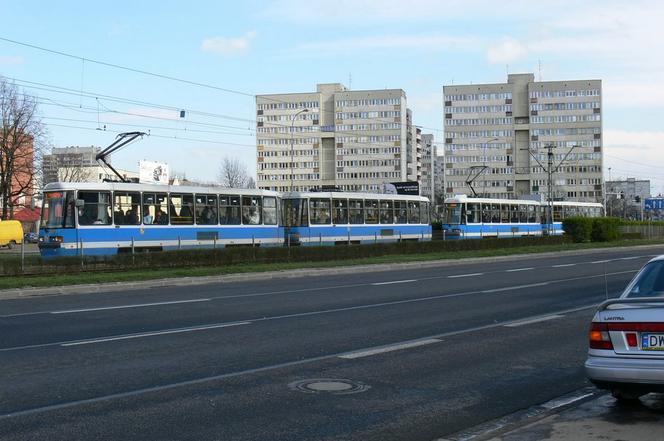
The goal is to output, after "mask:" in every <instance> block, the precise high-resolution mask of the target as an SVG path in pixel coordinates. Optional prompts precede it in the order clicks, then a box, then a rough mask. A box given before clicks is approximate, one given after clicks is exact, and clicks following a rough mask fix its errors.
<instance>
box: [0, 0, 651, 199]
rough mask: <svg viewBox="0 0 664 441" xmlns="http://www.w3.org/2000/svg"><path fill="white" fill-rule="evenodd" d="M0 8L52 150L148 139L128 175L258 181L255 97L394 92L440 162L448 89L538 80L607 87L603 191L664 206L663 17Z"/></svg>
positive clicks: (415, 1) (0, 32)
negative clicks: (633, 194) (608, 182)
mask: <svg viewBox="0 0 664 441" xmlns="http://www.w3.org/2000/svg"><path fill="white" fill-rule="evenodd" d="M0 8H1V10H2V11H3V21H2V22H3V26H2V28H0V75H2V76H4V77H5V78H7V79H9V80H11V81H14V82H15V84H16V85H17V86H18V87H19V88H20V89H21V91H22V92H24V93H26V94H30V95H33V96H36V97H37V99H38V102H39V115H40V117H41V118H42V120H43V122H44V123H45V124H46V126H47V128H48V133H49V138H48V141H49V144H50V145H52V146H55V147H63V146H69V145H79V146H87V145H98V146H107V145H109V144H110V143H112V142H113V139H114V137H115V136H116V134H117V133H119V132H126V131H144V132H149V133H150V136H148V137H145V138H143V139H142V140H140V141H137V142H136V143H134V144H132V145H130V146H128V147H126V148H125V149H123V150H121V151H120V152H118V153H116V154H115V155H114V156H113V158H112V161H113V164H114V165H116V166H118V167H120V168H123V169H128V170H135V171H137V170H138V161H139V160H142V159H147V160H156V161H163V162H167V163H168V164H169V165H170V168H171V170H175V171H177V172H178V173H179V174H184V175H186V177H187V178H190V179H195V180H200V181H206V182H210V181H215V180H217V175H218V171H219V165H220V163H221V161H222V159H223V158H224V157H230V158H239V159H240V160H241V161H242V162H244V163H245V164H246V165H247V169H248V170H249V171H250V173H251V174H252V175H255V166H256V149H255V99H254V96H255V95H256V94H265V93H289V92H310V91H315V89H316V84H318V83H332V82H338V83H342V84H344V85H346V86H350V88H352V89H355V90H359V89H382V88H400V89H403V90H404V91H405V92H406V95H407V102H408V107H409V108H411V109H412V111H413V120H414V123H415V124H417V125H420V126H422V127H423V132H424V133H433V134H434V137H435V140H436V142H437V143H440V145H441V146H442V141H443V140H444V139H443V132H442V130H443V120H442V117H443V112H442V110H443V99H442V87H443V85H450V84H471V83H500V82H505V81H506V76H507V74H508V73H524V72H531V73H534V74H535V78H536V79H540V78H541V79H542V80H544V81H547V80H551V81H558V80H573V79H601V80H602V88H603V98H602V101H603V103H602V104H603V111H602V112H603V115H602V117H603V133H604V135H603V137H604V169H605V178H607V179H608V178H611V179H614V180H615V179H621V178H627V177H636V178H641V179H650V180H651V181H652V192H653V194H659V193H664V173H661V170H662V169H663V168H664V126H663V122H664V56H662V54H664V26H662V23H664V2H659V1H638V0H635V1H612V0H604V1H590V0H588V1H583V2H574V1H567V0H557V1H537V2H533V1H507V0H506V1H501V2H497V1H484V0H480V1H473V0H464V1H456V0H447V1H445V0H438V1H436V0H411V1H408V2H405V1H403V0H381V1H378V0H335V1H325V2H318V1H312V2H302V1H296V0H274V1H255V0H247V1H243V2H230V1H196V0H194V1H190V2H181V1H147V0H146V1H140V2H139V1H132V2H129V1H115V2H89V1H87V2H83V1H66V0H64V1H61V2H53V1H29V0H26V1H23V2H16V1H5V0H0ZM7 40H11V41H7ZM26 45H27V46H26ZM39 48H41V49H39ZM43 49H46V50H43ZM97 62H101V63H97ZM147 73H151V74H155V75H150V74H147ZM174 79H178V80H181V81H176V80H174ZM181 110H184V111H185V117H184V118H181V117H180V111H181ZM440 150H441V151H442V148H441V149H440ZM609 167H610V168H611V172H610V176H609Z"/></svg>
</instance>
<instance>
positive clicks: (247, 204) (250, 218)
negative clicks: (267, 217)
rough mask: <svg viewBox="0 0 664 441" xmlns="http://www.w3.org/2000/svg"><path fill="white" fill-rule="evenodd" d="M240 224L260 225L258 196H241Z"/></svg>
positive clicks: (259, 200)
mask: <svg viewBox="0 0 664 441" xmlns="http://www.w3.org/2000/svg"><path fill="white" fill-rule="evenodd" d="M242 224H244V225H260V224H261V198H260V196H242Z"/></svg>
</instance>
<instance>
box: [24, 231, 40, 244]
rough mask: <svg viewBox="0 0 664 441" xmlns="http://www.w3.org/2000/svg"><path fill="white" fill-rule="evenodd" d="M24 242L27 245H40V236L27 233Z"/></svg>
mask: <svg viewBox="0 0 664 441" xmlns="http://www.w3.org/2000/svg"><path fill="white" fill-rule="evenodd" d="M23 240H24V241H25V243H38V242H39V234H37V233H25V236H23Z"/></svg>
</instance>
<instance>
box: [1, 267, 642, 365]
mask: <svg viewBox="0 0 664 441" xmlns="http://www.w3.org/2000/svg"><path fill="white" fill-rule="evenodd" d="M637 271H638V270H625V271H617V272H613V273H607V274H606V275H604V274H596V275H593V276H580V277H571V278H565V279H555V280H550V281H548V282H542V283H534V284H532V285H520V286H510V287H506V288H497V289H494V290H487V291H465V292H457V293H450V294H440V295H435V296H427V297H416V298H412V299H406V300H395V301H391V302H381V303H368V304H364V305H357V306H348V307H344V308H332V309H324V310H318V311H309V312H299V313H294V314H284V315H278V316H270V317H261V318H257V319H246V320H244V322H247V323H258V322H263V321H269V320H282V319H287V318H297V317H308V316H315V315H323V314H332V313H337V312H345V311H355V310H362V309H371V308H381V307H384V306H396V305H402V304H408V303H417V302H426V301H431V300H442V299H449V298H454V297H464V296H471V295H476V294H488V293H494V292H501V291H511V290H515V289H521V288H531V287H537V286H544V285H551V284H556V283H569V282H574V281H576V280H588V279H595V278H598V277H606V276H615V275H622V274H633V273H635V272H637ZM231 323H238V322H231ZM225 324H228V323H212V324H208V325H202V326H206V327H223V326H222V325H225ZM185 329H186V328H185ZM67 343H75V341H59V342H51V343H38V344H33V345H25V346H13V347H5V348H0V352H13V351H21V350H27V349H39V348H46V347H52V346H62V345H64V344H67Z"/></svg>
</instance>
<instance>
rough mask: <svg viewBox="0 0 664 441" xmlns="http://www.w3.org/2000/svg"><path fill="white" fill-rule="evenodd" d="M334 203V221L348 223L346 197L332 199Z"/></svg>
mask: <svg viewBox="0 0 664 441" xmlns="http://www.w3.org/2000/svg"><path fill="white" fill-rule="evenodd" d="M332 203H333V204H334V223H335V224H347V223H348V199H332Z"/></svg>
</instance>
